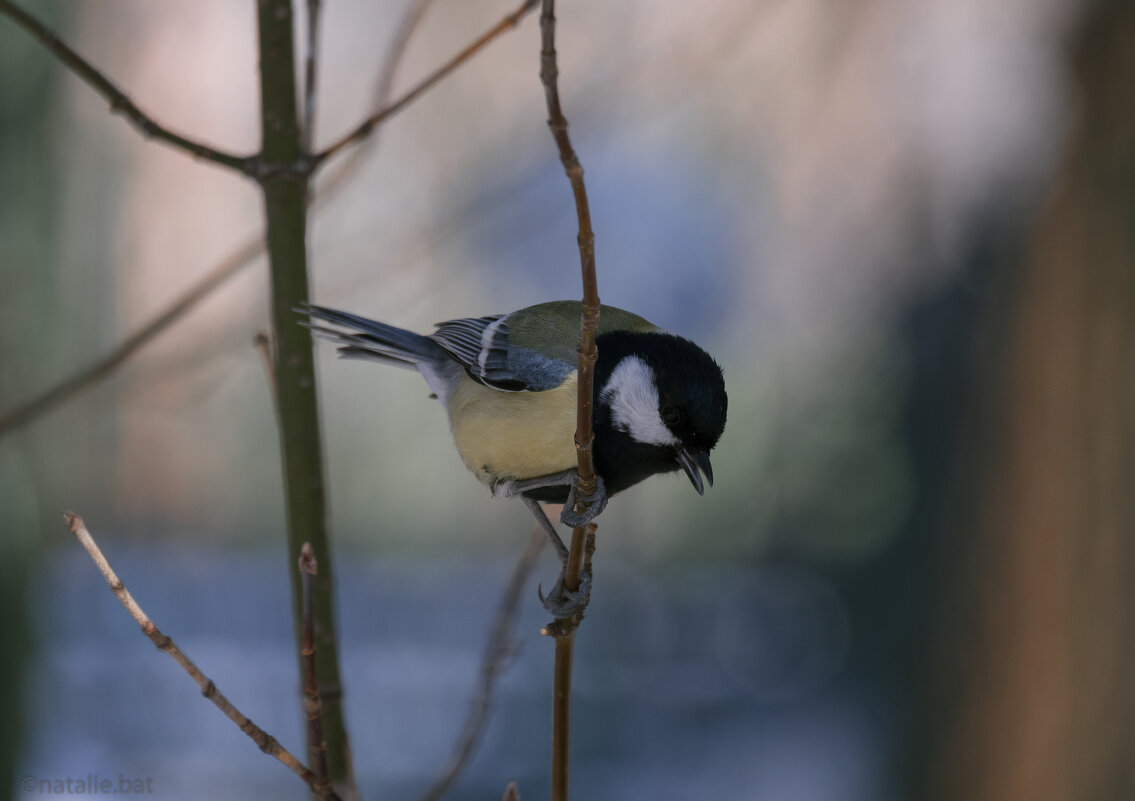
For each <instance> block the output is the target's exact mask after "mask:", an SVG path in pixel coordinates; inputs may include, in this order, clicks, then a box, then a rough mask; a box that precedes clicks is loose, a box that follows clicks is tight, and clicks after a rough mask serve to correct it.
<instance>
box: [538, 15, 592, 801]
mask: <svg viewBox="0 0 1135 801" xmlns="http://www.w3.org/2000/svg"><path fill="white" fill-rule="evenodd" d="M540 40H541V48H540V81H541V83H543V85H544V99H545V101H546V104H547V107H548V127H549V128H550V129H551V131H552V137H553V138H554V139H555V140H556V147H557V148H558V149H559V152H560V161H562V162H563V165H564V171H565V172H566V173H567V177H568V180H569V181H570V182H571V189H572V194H573V195H574V196H575V209H576V216H577V217H578V218H579V240H578V241H579V261H580V270H581V272H582V277H583V303H582V309H581V314H580V337H579V372H578V375H579V379H578V392H579V394H578V395H577V396H576V432H575V447H576V451H577V454H578V457H579V464H578V472H579V479H578V481H579V484H578V489H579V492H578V495H577V505H576V511H577V512H583V511H585V510H586V507H587V504H588V500H587V499H589V498H591V497H592V496H593V494H594V493H595V490H596V488H597V485H598V482H597V480H596V476H595V465H594V462H593V460H592V448H593V445H594V441H595V434H594V430H593V428H592V408H591V407H592V398H593V392H594V385H595V362H596V360H597V359H598V357H599V351H598V349H597V348H596V345H595V338H596V333H597V331H598V328H599V308H600V304H599V283H598V279H597V277H596V273H595V234H594V233H593V232H592V230H591V211H590V208H589V207H588V203H587V190H586V188H585V187H584V184H583V167H582V165H581V164H580V163H579V158H578V157H577V156H576V154H575V150H574V149H573V148H572V146H571V140H570V139H569V137H568V122H567V118H566V117H565V116H564V113H563V109H562V108H561V106H560V94H559V86H558V78H559V67H558V65H557V64H556V9H555V0H543V4H542V9H541V13H540ZM595 528H596V527H595V524H594V523H588V524H587V525H586V526H582V527H577V528H575V529H573V531H572V536H571V547H570V549H569V552H568V561H567V565H566V566H565V569H564V586H565V587H566V588H567V589H568V590H570V591H575V590H577V589H578V588H579V585H580V574H581V572H582V570H584V569H586V570H587V571H588V572H590V570H591V553H592V552H593V551H594V543H595ZM589 545H590V547H588V546H589ZM581 620H582V614H576V615H575V616H574V617H572V618H570V619H566V620H556V621H555V622H554V623H553V624H551V625H549V626H548V627H547V628H545V630H544V633H546V634H549V635H551V636H554V637H555V640H556V650H555V668H554V676H553V680H552V801H567V798H568V765H569V757H570V748H571V673H572V660H573V656H574V652H575V630H576V628H577V627H578V625H579V623H580V622H581Z"/></svg>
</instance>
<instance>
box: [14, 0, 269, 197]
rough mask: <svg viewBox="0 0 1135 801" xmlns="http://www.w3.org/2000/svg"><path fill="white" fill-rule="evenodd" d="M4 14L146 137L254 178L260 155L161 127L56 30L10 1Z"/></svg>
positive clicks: (113, 111) (112, 110) (115, 112)
mask: <svg viewBox="0 0 1135 801" xmlns="http://www.w3.org/2000/svg"><path fill="white" fill-rule="evenodd" d="M0 13H3V14H5V15H6V16H8V17H9V18H10V19H12V20H13V21H14V22H15V23H16V24H17V25H19V26H20V27H21V28H23V29H24V30H25V31H27V32H28V33H30V34H31V35H32V36H34V37H35V38H36V39H38V40H39V41H40V43H42V44H43V46H44V47H46V48H47V49H48V50H50V51H51V52H52V53H53V54H54V55H55V56H56V57H57V58H58V59H59V60H60V61H61V62H63V64H64V65H65V66H66V67H67V68H68V69H70V70H71V71H72V72H73V73H75V74H76V75H77V76H78V77H79V78H80V79H82V80H83V81H84V82H85V83H86V84H87V85H88V86H90V87H91V88H92V89H94V90H95V91H96V92H97V93H98V94H100V95H102V97H103V98H104V99H105V100H106V101H107V102H109V103H110V110H111V112H112V113H114V114H121V115H122V116H123V117H125V118H126V120H127V121H128V122H129V123H130V124H131V125H133V126H134V127H135V128H137V129H138V131H139V132H141V134H142V135H143V136H145V137H146V138H154V139H160V140H161V141H163V142H166V143H167V144H170V145H172V146H173V147H176V148H178V149H179V150H184V151H185V152H187V153H189V154H190V155H192V156H193V157H194V158H198V159H202V160H204V161H209V162H212V163H213V164H217V165H219V166H221V167H228V168H229V169H231V170H236V171H237V172H240V173H243V174H245V175H251V174H252V172H253V168H254V166H255V164H256V160H257V158H256V156H236V155H233V154H232V153H226V152H224V151H221V150H217V149H216V148H213V147H209V146H208V145H205V144H202V143H200V142H196V141H194V140H192V139H188V138H186V137H184V136H182V135H181V134H178V133H174V132H173V131H171V130H169V129H168V128H165V127H163V126H161V125H159V124H158V123H157V122H155V121H154V120H153V118H152V117H150V116H149V115H147V114H146V113H145V112H143V111H142V110H141V109H140V108H138V107H137V106H136V105H134V102H133V101H132V100H131V99H130V98H129V97H127V96H126V94H125V93H124V92H123V91H122V90H121V89H119V88H118V87H117V86H115V85H114V84H113V83H111V82H110V80H109V79H108V78H107V77H106V76H105V75H103V74H102V73H101V72H99V71H98V70H97V69H95V67H94V66H92V65H91V63H90V62H88V61H87V60H86V59H84V58H83V57H82V56H80V55H79V54H78V53H76V52H75V51H74V50H72V49H71V48H70V47H68V46H67V44H65V43H64V42H63V41H62V40H61V39H60V38H59V37H58V35H56V33H55V32H54V31H52V30H51V29H50V28H48V27H47V26H46V25H44V24H43V23H42V22H40V21H39V20H37V19H36V18H35V17H33V16H31V15H30V14H28V13H27V12H26V11H24V10H23V9H22V8H20V7H19V6H16V5H13V4H12V3H11V2H9V0H0Z"/></svg>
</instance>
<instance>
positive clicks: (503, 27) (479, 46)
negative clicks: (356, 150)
mask: <svg viewBox="0 0 1135 801" xmlns="http://www.w3.org/2000/svg"><path fill="white" fill-rule="evenodd" d="M536 2H537V0H524V2H523V3H521V4H520V7H519V8H517V9H516V10H515V11H513V12H512V13H511V14H507V15H505V17H504V18H503V19H502V20H501V21H500V22H498V23H497V24H496V25H494V26H493V27H491V28H489V29H488V30H487V31H485V32H484V33H483V34H481V35H480V36H479V37H478V38H477V39H475V40H474V41H473V42H472V43H471V44H470V45H469V46H468V47H466V48H465V49H464V50H462V51H461V52H460V53H458V54H457V55H456V56H454V57H453V58H452V59H450V60H449V61H448V62H446V63H445V64H443V65H442V66H440V67H438V68H437V69H436V70H434V72H432V73H431V74H430V75H428V76H426V78H425V79H424V80H423V81H422V82H421V83H419V84H418V85H417V86H415V87H414V88H413V89H411V90H410V91H409V92H407V93H406V94H404V95H403V96H402V97H401V98H400V99H399V100H398V101H397V102H395V103H392V104H391V105H389V106H387V107H386V108H384V109H382V110H381V111H378V112H376V113H374V114H372V115H370V116H369V117H367V118H366V119H365V120H363V121H362V122H360V123H359V124H358V125H356V126H355V127H354V129H352V130H351V131H350V132H349V133H347V134H346V135H344V136H342V137H341V138H340V139H339V140H337V141H336V142H335V143H334V144H332V145H331V146H330V147H328V148H327V149H325V150H323V151H321V152H319V153H318V154H316V155H315V156H314V161H315V164H316V166H318V165H320V164H322V163H323V162H325V161H326V160H327V159H329V158H331V157H332V156H334V155H335V154H336V153H338V152H339V151H340V150H342V149H343V148H345V147H348V146H350V145H352V144H354V143H355V142H357V141H359V140H361V139H365V138H366V137H367V136H369V135H370V132H371V131H373V130H374V128H375V126H377V125H380V124H381V123H383V122H385V121H386V119H387V118H389V117H391V116H393V115H395V114H397V113H398V112H399V111H401V110H402V109H403V107H405V106H407V105H409V104H410V103H412V102H413V101H414V100H415V99H417V97H418V95H420V94H421V93H422V92H425V91H426V90H427V89H429V88H430V87H431V86H433V85H434V84H435V83H437V82H438V81H440V80H441V79H442V78H444V77H445V76H447V75H449V74H450V73H451V72H453V71H454V70H455V69H457V68H458V67H460V66H461V65H462V64H464V63H465V62H466V61H468V60H469V59H470V58H472V57H473V56H474V55H476V54H477V53H478V52H480V51H481V50H483V49H484V48H485V47H486V46H487V45H488V44H489V43H490V42H492V41H493V40H494V39H496V38H497V37H498V36H500V35H501V34H502V33H504V32H505V31H507V30H510V29H511V28H515V27H516V26H517V25H519V24H520V21H521V20H522V19H524V16H525V15H526V14H527V13H528V12H529V11H531V10H532V9H534V8H535V7H536Z"/></svg>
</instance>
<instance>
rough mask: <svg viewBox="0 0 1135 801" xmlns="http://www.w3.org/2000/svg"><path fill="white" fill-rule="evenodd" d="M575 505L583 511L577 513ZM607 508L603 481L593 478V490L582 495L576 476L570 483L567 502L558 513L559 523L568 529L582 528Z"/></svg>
mask: <svg viewBox="0 0 1135 801" xmlns="http://www.w3.org/2000/svg"><path fill="white" fill-rule="evenodd" d="M577 503H582V504H583V511H581V512H577V511H576V510H575V506H576V504H577ZM606 508H607V488H606V486H605V485H604V484H603V479H602V478H600V477H599V476H596V477H595V489H593V490H592V491H591V492H590V493H587V494H584V493H583V492H581V491H580V489H579V475H578V474H576V475H575V476H574V477H573V478H572V481H571V489H570V490H569V491H568V497H567V502H566V503H565V504H564V508H563V509H562V510H561V511H560V522H561V523H563V524H564V525H565V526H568V527H569V528H582V527H583V526H586V525H587V524H588V523H590V522H591V521H592V520H594V519H595V518H596V517H597V516H598V515H599V513H600V512H602V511H603V510H604V509H606Z"/></svg>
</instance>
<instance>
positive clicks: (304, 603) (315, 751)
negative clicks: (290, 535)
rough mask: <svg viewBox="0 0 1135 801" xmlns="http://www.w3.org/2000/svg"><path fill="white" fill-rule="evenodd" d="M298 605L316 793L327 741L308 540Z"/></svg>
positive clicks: (314, 567) (323, 776)
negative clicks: (316, 653)
mask: <svg viewBox="0 0 1135 801" xmlns="http://www.w3.org/2000/svg"><path fill="white" fill-rule="evenodd" d="M299 569H300V590H301V592H300V594H301V599H300V605H301V607H302V608H303V646H302V647H301V649H300V655H301V657H302V660H301V664H302V665H303V697H304V712H305V713H306V715H307V742H308V744H309V746H308V747H309V749H310V750H311V755H310V756H311V764H312V766H313V768H314V772H315V784H314V785H312V787H313V788H314V789H315V791H316V792H317V793H322V792H326V791H327V790H328V789H329V787H330V785H329V784H328V782H327V743H326V742H325V741H324V739H323V702H322V701H321V700H320V698H319V679H318V675H317V673H316V669H315V593H314V591H313V590H314V588H313V586H312V585H314V584H315V576H316V575H317V574H318V572H319V565H318V563H317V562H316V561H315V551H314V550H312V547H311V543H310V542H305V543H304V544H303V547H301V548H300V559H299Z"/></svg>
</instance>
